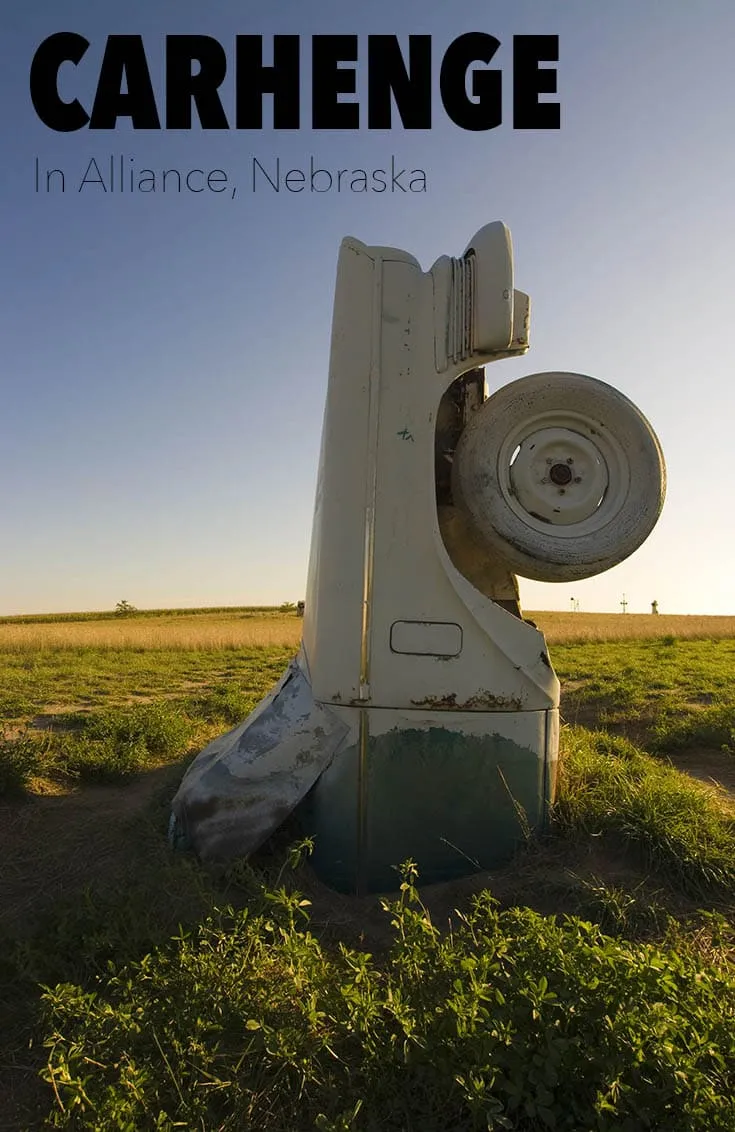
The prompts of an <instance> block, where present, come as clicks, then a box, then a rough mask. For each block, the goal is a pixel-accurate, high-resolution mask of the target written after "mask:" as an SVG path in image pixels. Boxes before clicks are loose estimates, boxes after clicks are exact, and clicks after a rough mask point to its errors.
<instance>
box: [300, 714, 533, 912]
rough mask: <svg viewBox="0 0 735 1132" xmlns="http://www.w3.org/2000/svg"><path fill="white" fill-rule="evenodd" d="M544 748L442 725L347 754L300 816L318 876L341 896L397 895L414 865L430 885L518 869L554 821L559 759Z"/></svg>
mask: <svg viewBox="0 0 735 1132" xmlns="http://www.w3.org/2000/svg"><path fill="white" fill-rule="evenodd" d="M534 714H536V713H534ZM539 714H543V715H546V714H547V713H539ZM548 733H549V732H548V729H547V734H548ZM547 747H551V748H554V749H551V750H547ZM540 748H541V749H532V748H531V747H525V746H522V745H520V744H519V743H518V742H517V741H516V740H515V739H512V738H509V737H507V736H505V735H501V734H499V733H493V732H492V731H490V730H489V729H488V733H485V734H481V735H477V734H474V735H473V734H467V733H465V732H462V731H459V730H449V729H446V728H444V727H441V726H430V727H428V728H427V727H424V728H415V729H411V728H408V729H407V728H405V727H402V728H396V729H394V730H391V731H387V732H385V733H383V734H380V735H370V736H368V737H367V738H366V741H365V742H364V745H363V749H362V752H361V744H360V743H359V742H355V743H354V744H353V745H351V746H348V747H346V748H343V749H342V750H341V751H339V752H338V753H337V755H336V756H335V759H334V761H333V762H332V764H331V766H330V767H329V768H328V769H327V770H326V771H325V772H324V773H323V774H322V776H321V778H320V779H319V781H318V782H317V784H316V786H315V787H314V788H313V789H312V791H311V792H310V794H309V795H308V796H307V797H306V799H305V800H304V801H303V802H302V803H301V805H300V806H299V808H298V811H297V814H298V817H299V822H300V825H301V827H302V829H303V831H304V833H305V834H308V835H313V836H314V841H315V848H314V854H313V856H312V859H311V863H312V865H313V867H314V869H315V871H316V873H317V875H318V876H319V877H320V878H321V879H322V880H323V881H324V882H325V883H326V884H328V885H329V886H330V887H332V888H335V889H337V890H338V891H341V892H349V893H355V892H358V893H359V892H381V891H383V892H388V891H391V890H395V889H397V887H398V885H399V883H400V878H399V875H398V872H397V871H396V866H398V865H400V864H401V863H402V862H403V861H406V860H407V859H409V858H410V859H411V860H413V861H415V862H416V864H417V866H418V870H419V882H420V883H423V884H433V883H437V882H439V881H446V880H451V879H454V878H457V877H461V876H467V875H469V874H471V873H474V872H478V871H481V870H484V869H490V868H493V867H496V866H498V865H499V864H501V863H503V862H506V861H508V860H509V859H510V858H511V857H512V855H513V853H514V851H515V849H516V848H517V846H518V845H519V843H522V842H523V841H524V840H525V839H526V838H527V837H528V835H529V834H531V833H533V832H536V831H538V830H539V829H541V828H542V827H543V825H544V824H545V821H546V818H547V814H548V807H549V802H550V800H551V797H552V794H553V783H554V777H555V767H556V750H555V744H554V743H553V742H551V743H550V742H548V740H547V741H544V742H541V743H540Z"/></svg>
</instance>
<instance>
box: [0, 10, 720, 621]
mask: <svg viewBox="0 0 735 1132" xmlns="http://www.w3.org/2000/svg"><path fill="white" fill-rule="evenodd" d="M306 7H307V6H304V5H299V4H295V3H283V4H280V5H279V6H278V8H277V10H276V7H275V6H273V5H270V4H265V3H263V2H257V3H252V2H251V3H249V4H248V5H237V4H234V3H231V2H225V0H212V2H211V3H209V4H208V5H206V6H204V5H201V4H193V3H181V2H176V3H174V2H173V0H162V2H159V3H158V4H156V5H151V4H149V3H142V2H141V0H131V2H129V3H128V4H127V5H125V6H124V8H122V7H121V6H119V5H114V6H113V5H111V4H100V3H99V2H95V3H92V2H91V0H88V2H82V0H78V2H64V0H56V2H54V3H53V4H52V3H50V2H49V0H44V2H38V3H35V4H34V5H33V6H30V5H29V6H27V7H26V8H25V9H23V8H21V6H17V7H13V8H11V6H9V5H6V6H5V10H4V11H3V14H2V16H1V17H0V21H1V23H0V26H1V27H2V54H3V59H2V69H0V95H1V97H0V118H1V120H2V137H3V154H2V159H3V160H2V174H1V176H0V186H1V191H2V218H3V219H2V224H3V232H2V244H1V246H2V257H1V259H0V271H1V273H2V274H1V280H2V301H1V302H0V342H1V343H2V346H1V348H2V368H1V369H0V374H1V375H2V376H1V381H2V398H1V404H2V413H0V443H1V451H2V455H3V461H4V466H5V491H4V492H3V497H2V504H0V522H1V524H2V532H3V536H4V537H3V554H2V560H1V561H0V613H2V614H10V613H20V612H33V611H50V610H54V611H61V610H76V609H105V608H107V609H109V608H111V607H112V606H114V604H115V602H116V601H118V600H120V599H121V598H126V599H127V600H129V601H131V602H133V603H134V604H136V605H138V606H139V607H160V606H189V605H190V606H204V605H214V604H217V605H220V604H222V605H227V604H233V605H234V604H246V603H247V604H250V603H254V604H258V603H271V602H280V601H284V600H292V601H295V600H297V599H298V598H300V597H302V596H303V591H304V584H305V575H306V565H307V557H308V549H309V537H310V530H311V515H312V504H313V493H314V486H315V477H316V467H317V456H318V447H319V440H320V428H321V417H322V410H323V399H324V393H325V388H326V376H327V365H328V351H329V335H330V322H331V306H332V298H333V284H334V271H335V265H336V256H337V250H338V246H339V241H340V239H341V238H342V237H343V236H344V235H346V234H351V235H355V236H357V237H358V238H360V239H362V240H365V241H366V242H368V243H371V242H372V243H378V244H389V245H395V246H398V247H403V248H405V249H407V250H409V251H410V252H412V253H413V254H415V255H417V256H418V258H419V259H420V260H421V262H422V264H423V265H424V266H425V267H427V268H428V267H429V266H430V265H431V263H432V262H433V261H434V259H435V258H436V257H437V256H439V255H441V254H459V253H461V251H462V249H463V248H464V247H465V245H466V243H467V240H468V239H469V238H470V237H471V236H472V234H473V233H474V232H475V230H476V229H477V228H479V227H480V226H481V225H482V224H484V223H486V222H487V221H489V220H496V219H502V220H504V221H505V222H506V223H507V224H508V225H509V227H510V228H511V231H512V234H513V240H514V246H515V255H516V274H517V285H518V286H519V287H520V288H521V289H523V290H526V291H528V292H529V293H530V294H531V297H532V301H533V319H532V327H531V331H532V338H531V350H530V352H529V354H528V355H527V356H526V357H525V358H523V359H517V360H513V361H508V362H505V363H500V364H498V365H496V366H493V367H491V369H490V370H489V371H488V377H489V378H490V379H491V381H492V382H494V383H498V384H505V383H506V382H507V381H512V380H514V379H515V378H517V377H521V376H523V374H526V373H532V372H537V371H540V370H550V369H564V370H573V371H577V372H582V373H589V374H591V375H593V376H595V377H598V378H600V379H601V380H603V381H606V382H609V383H610V384H612V385H615V386H617V387H618V388H619V389H621V390H622V391H623V392H624V393H626V394H627V396H628V397H630V398H631V399H632V400H633V401H634V402H636V404H638V406H639V407H640V408H641V409H642V410H643V412H644V413H645V414H646V415H647V416H648V417H649V419H650V420H651V422H652V423H653V425H654V427H655V429H656V431H657V433H658V435H659V437H660V439H661V442H662V445H663V448H664V452H665V455H666V459H667V465H668V473H669V491H668V498H667V503H666V507H665V509H664V513H663V516H662V518H661V520H660V522H659V524H658V526H657V528H656V530H655V531H654V533H653V534H652V535H651V537H650V538H649V540H648V541H647V542H646V543H645V545H644V546H643V547H642V548H641V549H640V550H639V551H638V552H637V553H636V554H635V555H633V556H632V557H631V558H630V559H628V560H627V561H626V562H625V563H622V564H621V565H620V566H618V567H616V568H615V569H614V570H611V571H609V572H608V573H606V574H604V575H602V576H600V577H598V578H594V579H589V580H587V581H585V582H581V583H575V584H573V585H541V584H539V583H532V582H523V581H522V582H521V586H522V598H523V601H524V604H525V605H526V607H527V608H535V609H539V608H548V609H551V608H556V609H568V608H569V607H570V597H571V596H572V595H573V596H574V597H576V598H577V599H578V600H579V601H580V605H581V608H582V609H584V610H617V609H619V602H620V599H621V597H622V595H623V593H625V594H626V595H627V598H628V601H629V603H630V604H629V610H630V611H631V612H635V611H639V612H644V611H647V610H648V609H649V608H650V602H651V601H652V600H653V599H654V598H655V599H657V600H658V602H659V606H660V609H661V611H662V612H677V613H734V612H735V595H734V590H735V584H734V583H733V566H734V565H735V562H734V559H735V555H734V554H733V551H734V549H735V533H734V532H735V523H733V519H732V482H733V471H732V467H733V461H734V460H735V454H734V453H733V448H734V446H733V436H732V434H733V426H734V425H735V392H734V389H735V382H734V381H733V375H734V374H735V345H733V340H732V336H731V335H730V334H729V333H728V331H729V328H730V324H731V321H732V317H733V316H732V305H733V294H734V293H735V278H734V276H735V224H734V223H733V220H734V216H733V207H734V206H733V184H735V146H733V143H732V121H733V117H734V116H735V93H734V92H733V87H732V82H731V73H732V63H731V49H732V44H733V42H734V41H735V8H733V7H732V5H731V4H730V3H728V2H725V0H722V2H719V0H702V3H700V4H697V5H689V4H684V3H678V4H671V3H669V4H664V3H662V2H654V0H617V2H616V3H615V4H610V5H603V4H601V3H599V4H598V3H591V2H590V0H567V2H565V3H563V4H562V3H556V4H552V3H541V2H538V0H537V2H525V3H524V2H516V3H513V4H511V3H505V4H497V3H496V4H487V3H485V4H482V3H476V2H474V0H456V2H455V3H454V4H452V5H439V4H436V5H434V6H431V5H427V4H426V3H425V2H422V3H419V2H418V0H404V3H402V4H401V5H396V4H395V3H391V4H389V3H387V2H385V0H375V2H374V3H372V4H371V5H369V6H368V5H364V4H357V3H354V2H342V3H339V4H338V3H336V2H326V0H318V2H315V3H312V4H310V5H308V11H307V10H306ZM57 31H76V32H79V33H81V34H83V35H84V36H86V38H87V39H89V40H90V42H91V44H92V46H91V48H90V50H89V52H88V54H87V57H86V58H85V60H84V62H83V64H82V65H81V66H80V67H79V68H78V69H77V73H76V75H75V74H74V73H73V70H72V69H71V68H69V69H68V70H67V72H65V74H64V78H63V83H62V90H63V91H64V92H65V94H66V96H67V97H72V93H71V92H72V91H73V94H74V95H77V96H78V97H79V98H80V99H81V100H82V101H83V102H86V103H90V102H91V97H92V94H93V91H94V86H95V81H96V74H97V68H98V66H99V61H100V59H101V55H102V50H103V47H104V41H105V38H106V36H107V35H109V34H112V33H118V34H119V33H129V34H141V35H142V36H143V37H144V41H145V44H146V48H147V49H148V56H149V60H150V65H151V69H152V72H153V76H154V84H155V86H156V89H157V90H158V89H159V88H160V81H161V80H160V76H161V69H160V55H161V51H162V44H163V37H164V36H165V35H167V34H174V33H182V34H195V33H200V34H206V35H212V36H214V37H215V38H217V39H218V40H219V41H220V42H221V43H222V44H223V45H225V46H226V47H227V48H228V50H229V49H230V45H231V44H232V43H233V42H234V36H235V35H236V34H238V33H240V34H245V33H251V34H262V35H263V36H265V37H270V36H272V35H273V34H276V33H291V34H300V35H302V36H303V37H304V42H303V52H304V57H305V59H308V47H309V40H308V37H309V36H310V35H312V34H317V33H321V34H324V33H332V34H333V33H346V34H358V35H360V36H361V37H364V36H367V35H368V34H370V33H389V34H396V35H399V36H407V35H408V34H411V33H429V34H431V35H432V39H433V46H434V55H435V64H438V62H439V60H440V59H441V56H442V54H443V52H444V50H445V49H446V47H447V46H448V45H449V44H450V43H451V41H452V40H453V39H454V38H455V37H456V36H458V35H460V34H462V33H463V32H467V31H485V32H489V33H491V34H493V35H495V36H497V37H498V39H500V40H501V43H502V48H501V51H500V52H499V53H498V56H497V58H496V61H497V63H499V64H502V65H503V66H504V69H505V70H506V78H505V80H504V81H505V82H506V88H505V100H506V113H505V120H504V123H503V125H502V126H501V127H500V128H498V129H497V130H494V131H490V132H486V133H470V132H466V131H463V130H461V129H459V128H458V127H456V126H454V125H453V124H452V123H451V122H450V121H449V120H448V118H447V117H446V115H445V114H444V112H443V110H442V108H441V103H440V101H439V98H438V94H437V96H436V97H435V101H434V125H433V128H432V130H431V131H430V132H407V131H404V130H403V129H402V128H401V127H400V126H396V127H395V128H394V129H393V130H392V131H391V132H389V133H388V132H386V133H379V134H376V133H374V132H368V131H367V130H366V129H363V130H360V131H358V132H354V133H332V132H330V133H326V132H319V133H317V132H312V131H311V130H310V129H309V128H307V126H306V125H305V126H304V127H303V128H302V129H301V130H300V131H298V132H293V133H286V132H274V131H273V130H272V129H270V123H269V119H268V116H267V111H266V119H265V122H266V128H265V129H264V130H262V131H260V132H253V131H248V132H243V131H235V130H229V131H210V132H206V133H205V132H202V131H201V130H200V129H199V128H198V126H196V125H195V127H194V128H193V129H192V130H191V131H175V130H174V131H165V130H164V131H160V132H143V131H133V130H131V129H130V127H129V125H128V124H127V123H126V122H124V121H121V122H120V123H119V124H118V127H117V129H116V130H115V131H114V132H109V133H107V132H100V131H95V132H90V131H88V130H86V129H83V130H80V131H79V132H77V133H74V134H56V133H54V132H52V131H51V130H49V129H48V128H46V127H45V126H44V125H43V124H42V123H41V122H40V121H39V120H38V119H37V117H36V116H35V113H34V110H33V107H32V104H31V101H30V97H29V89H28V88H29V82H28V79H29V71H30V64H31V60H32V57H33V54H34V52H35V49H36V47H37V46H38V45H39V44H40V42H41V41H42V40H43V39H44V38H45V37H46V36H48V35H50V34H52V33H54V32H57ZM514 34H554V35H559V37H560V56H561V57H560V61H559V64H558V83H559V94H558V98H559V101H560V102H561V105H562V127H561V129H560V130H559V131H530V132H525V131H514V130H513V129H512V122H511V114H510V85H509V79H510V62H511V40H512V36H513V35H514ZM365 44H366V41H365V40H364V39H361V41H360V45H361V50H362V54H363V57H364V54H365ZM437 71H438V66H435V73H437ZM304 77H305V80H308V72H307V73H306V74H305V76H304ZM359 81H360V82H364V69H363V68H362V67H360V68H359ZM437 85H438V84H437ZM231 89H232V88H231V85H230V83H229V79H228V83H227V84H226V85H225V87H224V88H223V90H224V94H225V95H226V94H227V92H228V91H229V92H231ZM306 107H307V111H308V102H307V104H306ZM228 109H229V108H228ZM304 117H305V122H306V123H308V112H307V113H305V116H304ZM110 154H115V155H120V154H122V155H123V156H124V158H125V160H126V161H129V159H130V158H131V157H132V158H133V159H134V165H135V166H136V167H138V168H143V167H146V166H150V167H153V168H163V167H170V166H176V167H178V168H180V169H184V170H186V169H188V168H195V167H204V168H206V169H216V168H221V169H224V170H226V171H227V173H228V177H229V178H230V181H231V182H232V183H237V182H238V181H239V182H240V184H243V183H245V182H247V179H248V173H249V170H250V163H251V160H252V158H253V157H257V158H258V159H259V160H261V161H262V162H263V163H264V164H269V163H270V164H271V165H272V163H273V161H274V159H275V157H276V156H278V157H280V159H281V162H282V164H283V165H284V167H288V166H290V165H293V166H304V165H307V166H308V161H309V157H310V155H312V154H313V155H314V157H315V159H316V160H317V161H318V162H319V164H320V165H324V166H326V167H328V168H329V167H342V166H350V167H352V166H358V167H362V168H368V169H370V168H374V167H379V166H384V165H385V163H386V161H388V162H390V157H391V154H394V155H395V156H396V160H397V161H398V162H399V163H400V165H401V166H405V167H408V168H423V169H424V170H426V174H427V183H428V191H427V193H426V194H423V195H413V194H406V195H405V196H404V197H401V196H400V195H395V194H390V193H384V194H380V195H378V194H366V195H361V194H351V193H342V194H340V195H337V194H335V193H324V194H321V195H310V194H300V195H289V194H287V193H284V192H281V193H279V194H276V193H274V192H272V191H271V190H266V189H265V188H264V189H263V191H262V192H260V191H259V192H257V193H252V192H250V193H247V192H244V191H241V192H240V193H239V195H238V196H237V197H236V198H235V199H232V196H231V194H221V195H218V194H207V193H202V194H196V195H195V194H182V195H181V196H178V197H177V196H173V195H169V194H167V195H166V196H161V195H155V196H154V195H153V194H149V195H143V194H130V193H128V194H110V193H108V194H107V195H105V194H103V193H101V192H98V191H96V190H91V191H87V190H85V191H84V192H83V193H79V192H77V191H76V184H75V182H76V183H78V181H79V179H80V178H81V176H82V174H83V172H84V169H85V167H86V166H87V164H88V162H89V161H90V159H91V158H93V157H94V158H96V159H97V160H98V161H99V162H100V164H103V163H105V162H107V161H109V155H110ZM36 157H38V158H39V161H40V164H41V168H42V169H45V168H54V167H58V168H62V169H63V170H64V171H65V173H66V174H67V182H68V191H66V192H65V193H64V194H61V193H55V194H44V193H35V192H34V162H35V159H36Z"/></svg>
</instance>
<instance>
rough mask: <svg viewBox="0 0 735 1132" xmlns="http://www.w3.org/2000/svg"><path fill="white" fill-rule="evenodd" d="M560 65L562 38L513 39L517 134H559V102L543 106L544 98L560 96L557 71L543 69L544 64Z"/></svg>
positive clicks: (519, 36)
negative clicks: (539, 97)
mask: <svg viewBox="0 0 735 1132" xmlns="http://www.w3.org/2000/svg"><path fill="white" fill-rule="evenodd" d="M542 61H543V62H544V63H558V62H559V36H558V35H515V36H513V128H514V129H516V130H558V129H559V128H560V126H561V107H560V105H559V103H558V102H539V100H538V96H539V95H540V94H556V92H557V87H556V68H555V67H544V68H543V70H542V69H541V68H540V67H539V63H540V62H542Z"/></svg>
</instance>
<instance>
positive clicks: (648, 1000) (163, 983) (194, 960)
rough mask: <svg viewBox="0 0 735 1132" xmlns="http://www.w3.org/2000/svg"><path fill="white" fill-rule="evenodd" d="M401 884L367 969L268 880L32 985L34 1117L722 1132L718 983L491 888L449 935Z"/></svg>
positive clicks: (695, 966) (734, 1025)
mask: <svg viewBox="0 0 735 1132" xmlns="http://www.w3.org/2000/svg"><path fill="white" fill-rule="evenodd" d="M414 881H415V871H412V870H411V869H410V868H408V867H407V869H406V870H405V872H404V882H403V887H402V891H401V895H400V897H399V898H398V899H396V900H394V901H387V902H385V903H384V908H385V910H386V912H387V913H388V914H389V916H390V918H391V924H392V928H393V933H394V943H393V946H392V949H391V951H390V953H389V955H388V956H387V958H386V959H385V961H384V962H383V963H382V964H378V963H376V962H375V961H374V960H373V958H372V957H371V956H370V955H369V954H367V953H365V952H362V951H358V950H353V949H350V948H347V947H345V946H339V947H338V948H337V949H335V950H333V951H331V952H330V951H327V950H326V949H325V948H324V947H323V946H322V945H321V944H320V942H319V941H318V940H317V939H316V938H315V937H314V936H313V935H312V934H311V933H310V931H309V928H308V920H307V917H306V911H305V905H306V904H307V903H308V902H307V901H305V900H303V899H302V898H301V897H300V895H299V894H298V893H296V892H287V891H286V890H285V889H283V888H281V889H278V890H265V891H264V892H263V894H262V900H261V902H260V905H256V907H255V908H254V909H253V910H250V911H248V910H244V911H239V912H235V911H233V910H232V909H225V910H224V911H222V912H216V913H215V914H214V915H213V916H212V917H211V918H210V919H209V920H207V921H206V922H205V923H204V924H203V925H202V926H201V927H200V928H199V930H198V931H197V932H196V933H192V934H187V933H184V932H181V933H180V934H179V935H178V937H177V938H176V939H175V940H174V941H172V943H171V944H170V945H169V946H168V947H165V948H160V949H157V950H156V951H155V952H153V953H151V954H149V955H147V956H146V957H145V958H143V959H142V960H140V961H137V962H133V963H131V964H129V965H128V966H113V967H112V968H111V969H110V972H109V974H108V976H107V977H106V978H104V979H103V980H101V981H100V982H99V983H98V984H97V987H96V989H95V990H94V991H85V990H83V989H82V988H81V987H78V986H73V985H70V984H61V985H58V986H56V987H55V988H52V989H49V990H47V991H46V993H45V995H44V1010H45V1018H46V1025H47V1034H46V1039H45V1045H46V1049H47V1051H48V1064H47V1067H46V1069H45V1071H44V1077H45V1079H46V1080H47V1081H48V1082H49V1083H50V1084H53V1088H54V1092H55V1095H56V1097H57V1098H58V1100H57V1101H56V1102H54V1108H53V1112H52V1114H51V1115H50V1118H49V1123H50V1124H52V1125H56V1126H61V1127H70V1126H73V1127H75V1128H90V1129H92V1128H102V1127H104V1128H130V1129H133V1128H148V1127H150V1128H153V1127H155V1128H159V1129H164V1128H165V1129H173V1128H174V1127H187V1128H221V1129H232V1130H235V1129H240V1128H258V1129H263V1130H264V1132H276V1130H278V1132H281V1130H283V1129H286V1128H288V1129H297V1128H304V1129H307V1128H320V1129H331V1130H333V1132H335V1130H337V1129H350V1128H351V1129H354V1130H355V1132H358V1130H363V1132H374V1130H378V1129H380V1130H381V1132H382V1130H385V1132H405V1130H406V1129H409V1128H416V1129H418V1128H420V1129H422V1132H446V1130H447V1129H456V1130H457V1132H471V1130H483V1132H486V1130H488V1129H491V1130H492V1129H511V1130H516V1132H538V1130H541V1129H544V1128H551V1129H559V1130H566V1132H579V1130H580V1129H582V1128H584V1129H592V1128H594V1129H596V1130H597V1132H618V1130H623V1129H627V1130H630V1132H639V1130H645V1129H656V1130H657V1132H681V1129H683V1128H686V1129H687V1132H718V1130H719V1132H726V1130H727V1132H731V1129H732V1128H733V1126H734V1121H735V1100H734V1099H733V1098H734V1097H735V1008H734V1004H735V980H734V979H733V977H732V974H727V973H726V972H723V971H719V970H717V969H715V968H713V967H711V966H708V965H707V964H705V963H702V962H701V961H698V960H697V959H696V958H694V957H692V956H689V955H686V954H685V955H679V954H677V953H676V952H675V951H671V950H666V949H664V948H659V947H654V946H652V945H642V944H639V945H630V944H626V943H623V942H621V941H616V940H613V939H611V938H609V937H607V936H605V935H603V934H602V933H601V932H600V931H599V930H598V929H596V928H594V927H593V926H592V925H591V924H589V923H585V922H584V921H581V920H575V919H565V920H564V921H561V922H559V921H557V920H556V919H555V918H553V917H543V916H540V915H538V914H537V913H534V912H531V911H530V910H528V909H511V910H507V911H499V909H498V906H497V904H496V903H495V901H493V899H492V898H491V897H490V895H489V894H488V893H483V894H481V895H480V896H479V897H477V898H475V900H474V902H473V904H472V907H471V908H470V910H469V912H468V913H467V914H466V915H461V916H458V919H457V922H456V924H455V926H454V927H453V929H452V931H451V932H449V933H448V934H442V933H440V932H439V931H438V930H437V928H436V927H435V926H434V925H433V924H432V923H431V920H430V918H429V915H428V913H427V911H426V909H425V908H424V907H423V905H422V904H421V903H420V901H419V900H418V895H417V892H416V889H415V887H414Z"/></svg>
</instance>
